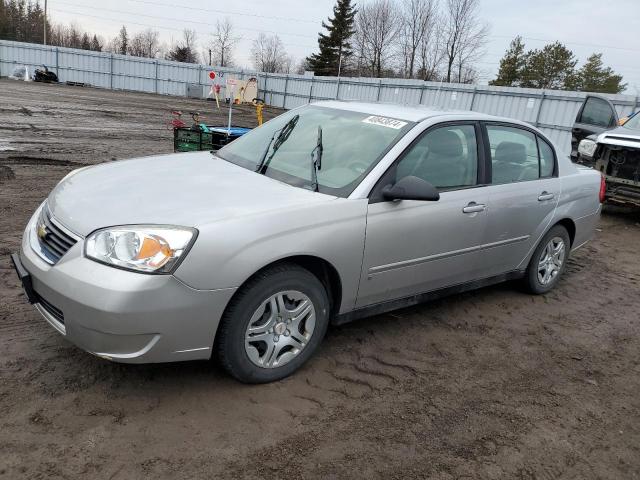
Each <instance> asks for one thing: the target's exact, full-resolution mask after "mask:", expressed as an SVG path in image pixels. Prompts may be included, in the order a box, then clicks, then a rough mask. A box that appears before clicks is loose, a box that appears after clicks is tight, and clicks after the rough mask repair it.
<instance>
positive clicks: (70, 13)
mask: <svg viewBox="0 0 640 480" xmlns="http://www.w3.org/2000/svg"><path fill="white" fill-rule="evenodd" d="M49 10H53V11H55V12H58V13H66V14H68V15H77V16H79V17H89V18H97V19H99V20H103V21H107V22H112V23H118V24H123V23H126V24H130V25H138V26H140V27H149V28H155V29H158V30H171V31H174V32H182V31H183V30H184V29H182V28H177V27H160V26H158V25H152V24H149V23H141V22H132V21H129V20H127V21H125V22H123V21H122V20H117V19H115V18H106V17H103V16H102V15H91V14H89V13H80V12H74V11H71V10H64V9H61V8H57V7H55V8H49ZM195 32H196V33H198V34H199V35H205V36H206V35H209V34H210V33H211V32H203V31H202V30H195ZM282 44H283V45H284V46H287V47H303V48H315V47H316V46H313V47H311V46H310V45H302V44H299V43H296V44H292V43H284V42H283V43H282Z"/></svg>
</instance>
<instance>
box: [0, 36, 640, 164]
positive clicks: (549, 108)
mask: <svg viewBox="0 0 640 480" xmlns="http://www.w3.org/2000/svg"><path fill="white" fill-rule="evenodd" d="M43 64H44V65H47V66H48V67H49V68H50V69H52V70H54V71H55V72H56V73H57V75H58V77H59V79H60V81H63V82H66V81H71V82H82V83H86V84H90V85H92V86H95V87H102V88H110V89H119V90H133V91H141V92H150V93H158V94H164V95H182V96H184V95H186V94H187V89H188V87H192V88H191V90H193V86H194V85H195V86H201V88H202V92H203V95H206V94H207V92H208V87H209V86H210V85H211V80H210V79H209V76H208V75H209V72H210V71H211V70H212V67H209V66H207V65H194V64H185V63H179V62H170V61H166V60H157V59H147V58H138V57H131V56H126V55H117V54H111V53H102V52H89V51H86V50H76V49H70V48H59V47H46V46H43V45H35V44H28V43H18V42H9V41H5V40H0V76H7V75H9V74H10V73H11V71H12V70H13V69H14V68H15V67H16V66H17V65H27V66H28V67H29V68H30V69H31V71H33V68H35V67H38V66H41V65H43ZM213 70H215V71H216V72H217V73H218V75H219V78H218V80H217V81H219V82H220V83H222V84H223V85H224V82H225V81H226V80H227V79H229V78H236V79H241V80H245V79H247V78H250V77H257V79H258V88H259V92H260V93H259V95H260V96H261V97H263V98H264V99H265V101H266V102H267V103H268V104H270V105H273V106H277V107H283V108H287V109H290V108H295V107H298V106H300V105H304V104H306V103H309V102H311V101H314V100H335V99H339V100H362V101H370V102H391V103H400V104H408V105H426V106H433V107H438V108H446V109H455V110H475V111H477V112H483V113H488V114H492V115H500V116H505V117H511V118H517V119H519V120H523V121H525V122H529V123H531V124H533V125H535V126H537V127H539V128H541V129H542V130H543V131H544V132H545V133H546V134H547V135H548V136H549V137H550V138H551V139H552V140H553V141H554V142H555V143H556V144H557V146H558V147H559V148H561V149H564V150H565V152H568V151H569V149H570V140H571V127H572V125H573V122H574V120H575V117H576V114H577V112H578V109H579V108H580V105H581V104H582V101H583V99H584V97H585V96H586V94H585V93H583V92H567V91H558V90H536V89H527V88H510V87H490V86H479V85H475V86H474V85H459V84H443V83H438V82H423V81H420V80H404V79H395V78H388V79H378V78H347V77H342V78H336V77H309V76H303V75H284V74H266V73H258V72H253V71H246V72H245V71H242V70H235V69H229V68H219V67H214V68H213ZM196 90H197V87H196ZM605 96H606V97H607V98H609V99H610V100H611V101H612V102H613V104H614V105H615V106H616V108H617V110H618V114H619V115H621V116H623V115H626V114H628V113H630V112H632V111H635V110H636V109H637V108H638V106H639V103H640V101H639V98H638V97H633V96H629V95H605Z"/></svg>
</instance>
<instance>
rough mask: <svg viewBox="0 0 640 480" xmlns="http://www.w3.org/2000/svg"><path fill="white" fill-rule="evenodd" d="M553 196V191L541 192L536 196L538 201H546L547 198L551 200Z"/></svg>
mask: <svg viewBox="0 0 640 480" xmlns="http://www.w3.org/2000/svg"><path fill="white" fill-rule="evenodd" d="M553 197H555V195H554V194H553V193H549V192H542V193H541V194H540V195H539V196H538V201H539V202H546V201H547V200H553Z"/></svg>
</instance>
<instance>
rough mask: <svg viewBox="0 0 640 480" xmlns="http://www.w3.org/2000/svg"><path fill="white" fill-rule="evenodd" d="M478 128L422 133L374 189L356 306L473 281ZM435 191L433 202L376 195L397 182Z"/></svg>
mask: <svg viewBox="0 0 640 480" xmlns="http://www.w3.org/2000/svg"><path fill="white" fill-rule="evenodd" d="M479 128H480V127H479V126H478V125H475V124H473V123H467V124H446V125H444V126H436V127H433V128H431V129H429V130H428V131H427V132H425V133H424V134H423V135H422V136H421V137H419V138H418V139H417V140H416V141H415V142H414V143H413V145H412V146H411V147H409V149H407V151H406V152H405V153H404V154H403V155H402V156H401V157H400V158H399V159H398V161H396V163H395V164H394V165H393V166H392V167H391V168H390V169H389V171H388V172H387V173H386V174H385V176H384V177H383V179H382V180H381V182H380V184H379V185H378V186H377V187H376V189H374V192H373V193H372V196H371V201H370V204H369V210H368V214H367V231H366V239H365V251H364V259H363V265H362V278H361V281H360V289H359V293H358V300H357V306H358V307H363V306H367V305H372V304H375V303H380V302H384V301H386V300H393V299H398V298H402V297H407V296H411V295H415V294H419V293H423V292H427V291H432V290H436V289H438V288H442V287H446V286H451V285H455V284H458V283H463V282H465V281H468V280H472V279H474V278H478V276H480V275H481V272H479V271H478V269H477V267H478V264H479V260H478V259H479V256H480V255H481V253H480V248H481V245H482V241H483V239H484V237H485V228H486V224H487V210H486V204H487V201H488V196H487V192H486V190H485V188H483V187H481V186H479V185H480V184H481V183H482V182H483V178H484V169H483V168H481V166H482V162H479V161H478V158H479V155H478V143H477V138H479ZM409 175H413V176H417V177H420V178H422V179H424V180H426V181H428V182H430V183H432V184H433V185H434V186H435V187H436V188H438V190H439V191H440V200H438V201H435V202H423V201H413V200H403V201H385V200H384V199H383V198H382V197H381V196H380V195H379V191H380V190H381V189H382V187H384V186H385V185H387V184H393V183H395V182H397V181H398V180H399V179H401V178H403V177H405V176H409Z"/></svg>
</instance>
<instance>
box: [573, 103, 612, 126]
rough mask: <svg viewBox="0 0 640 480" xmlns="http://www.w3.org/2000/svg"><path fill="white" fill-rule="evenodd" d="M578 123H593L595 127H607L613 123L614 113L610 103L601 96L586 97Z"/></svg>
mask: <svg viewBox="0 0 640 480" xmlns="http://www.w3.org/2000/svg"><path fill="white" fill-rule="evenodd" d="M578 121H579V123H586V124H588V125H595V126H597V127H608V126H610V125H612V124H613V121H614V115H613V110H612V109H611V105H609V103H607V102H606V101H604V100H603V99H601V98H597V97H589V98H587V101H586V103H585V104H584V108H583V109H582V115H580V119H579V120H578Z"/></svg>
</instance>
